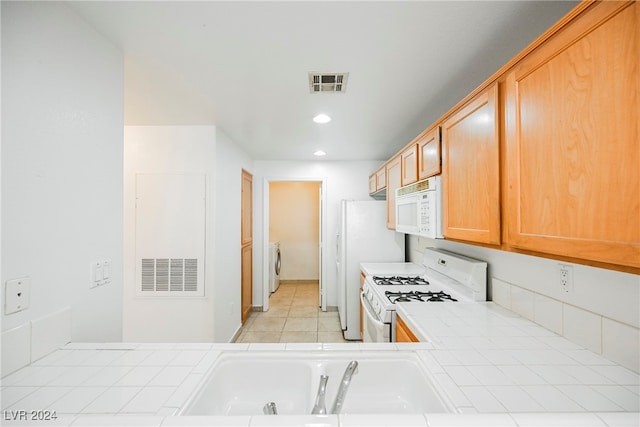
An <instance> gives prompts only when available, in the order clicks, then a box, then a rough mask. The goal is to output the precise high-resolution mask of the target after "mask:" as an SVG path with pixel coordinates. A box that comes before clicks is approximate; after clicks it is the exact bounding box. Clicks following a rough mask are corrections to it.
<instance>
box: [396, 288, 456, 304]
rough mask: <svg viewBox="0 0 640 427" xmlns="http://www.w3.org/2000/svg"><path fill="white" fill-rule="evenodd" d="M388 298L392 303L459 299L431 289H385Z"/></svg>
mask: <svg viewBox="0 0 640 427" xmlns="http://www.w3.org/2000/svg"><path fill="white" fill-rule="evenodd" d="M384 294H385V295H386V296H387V298H388V299H389V301H391V302H392V303H394V304H395V303H397V302H413V301H418V302H443V301H458V300H457V299H455V298H453V297H452V296H451V295H449V294H447V293H445V292H443V291H438V292H431V291H427V292H421V291H411V292H392V291H385V293H384Z"/></svg>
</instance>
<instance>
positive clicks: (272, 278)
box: [269, 242, 282, 292]
mask: <svg viewBox="0 0 640 427" xmlns="http://www.w3.org/2000/svg"><path fill="white" fill-rule="evenodd" d="M281 267H282V257H281V255H280V242H273V243H270V244H269V289H270V290H271V292H275V291H277V290H278V286H280V269H281Z"/></svg>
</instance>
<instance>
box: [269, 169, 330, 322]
mask: <svg viewBox="0 0 640 427" xmlns="http://www.w3.org/2000/svg"><path fill="white" fill-rule="evenodd" d="M272 182H317V183H318V184H320V192H321V197H320V206H319V209H320V212H319V214H320V220H319V225H320V239H321V240H320V248H319V252H320V265H319V274H320V280H319V292H320V308H321V310H322V311H327V286H326V283H327V257H326V256H325V250H326V246H327V214H326V213H327V178H309V177H306V178H282V177H279V178H276V177H265V178H264V182H263V186H262V230H263V233H262V248H263V250H262V254H263V255H262V310H263V311H268V310H269V296H270V294H271V290H270V289H269V184H270V183H272Z"/></svg>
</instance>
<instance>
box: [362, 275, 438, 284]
mask: <svg viewBox="0 0 640 427" xmlns="http://www.w3.org/2000/svg"><path fill="white" fill-rule="evenodd" d="M373 281H374V283H375V284H376V285H428V284H429V282H428V281H426V280H425V279H423V278H422V277H420V276H390V277H384V276H373Z"/></svg>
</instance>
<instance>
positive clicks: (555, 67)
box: [505, 2, 640, 267]
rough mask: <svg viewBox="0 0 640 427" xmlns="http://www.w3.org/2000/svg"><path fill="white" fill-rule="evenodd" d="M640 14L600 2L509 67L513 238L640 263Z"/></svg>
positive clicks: (633, 6) (545, 249) (633, 7)
mask: <svg viewBox="0 0 640 427" xmlns="http://www.w3.org/2000/svg"><path fill="white" fill-rule="evenodd" d="M639 21H640V3H638V2H629V3H618V2H602V3H598V4H596V5H595V6H594V7H592V8H590V9H589V10H588V11H587V12H586V13H585V14H584V15H583V16H581V17H579V18H578V20H577V21H575V22H572V23H571V25H569V26H567V27H565V28H564V29H563V30H562V31H560V32H558V33H556V34H555V35H554V37H552V38H551V39H549V40H548V41H547V42H546V43H545V44H544V45H542V46H541V47H540V48H538V49H536V50H535V51H533V52H532V53H531V54H529V55H528V56H527V57H526V58H525V59H524V60H523V61H521V63H519V64H518V66H517V67H516V68H515V69H514V70H513V71H512V72H511V73H510V74H509V75H508V76H507V88H506V114H507V123H508V126H507V127H506V131H505V132H506V148H507V169H508V204H507V208H508V209H507V215H508V224H509V227H508V237H507V239H508V243H509V245H511V246H514V247H517V248H521V249H526V250H532V251H537V252H542V253H549V254H558V255H563V256H568V257H574V258H581V259H587V260H594V261H601V262H606V263H613V264H618V265H627V266H634V267H639V266H640V220H639V219H638V218H640V172H639V171H640V142H639V141H640V126H639V123H640V120H638V117H640V111H639V103H640V95H639V93H640V62H639V60H638V58H639V55H638V52H640V33H639V29H638V24H639Z"/></svg>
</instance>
